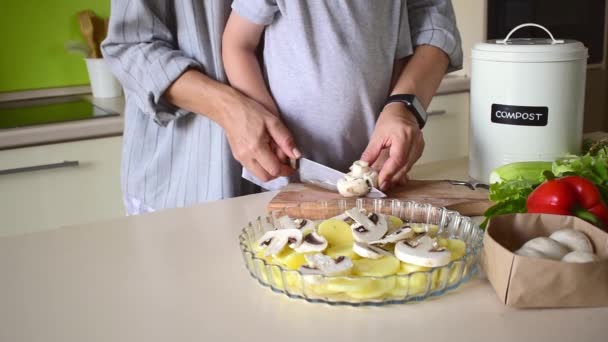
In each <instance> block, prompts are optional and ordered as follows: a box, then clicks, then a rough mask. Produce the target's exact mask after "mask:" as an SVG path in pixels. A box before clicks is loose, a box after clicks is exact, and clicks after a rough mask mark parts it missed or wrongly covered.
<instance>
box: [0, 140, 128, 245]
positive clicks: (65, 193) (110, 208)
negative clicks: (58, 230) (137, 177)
mask: <svg viewBox="0 0 608 342" xmlns="http://www.w3.org/2000/svg"><path fill="white" fill-rule="evenodd" d="M121 143H122V137H110V138H102V139H91V140H81V141H75V142H66V143H59V144H49V145H41V146H34V147H26V148H17V149H10V150H3V151H0V235H4V234H12V233H25V232H31V231H34V230H42V229H49V228H55V227H59V226H64V225H72V224H78V223H85V222H91V221H97V220H102V219H107V218H112V217H117V216H121V215H124V210H123V205H122V196H121V190H120V155H121Z"/></svg>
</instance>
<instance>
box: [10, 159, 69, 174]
mask: <svg viewBox="0 0 608 342" xmlns="http://www.w3.org/2000/svg"><path fill="white" fill-rule="evenodd" d="M79 164H80V163H79V162H78V160H70V161H68V160H66V161H64V162H61V163H54V164H44V165H36V166H26V167H18V168H15V169H6V170H0V175H11V174H15V173H24V172H31V171H41V170H51V169H60V168H64V167H77V166H78V165H79Z"/></svg>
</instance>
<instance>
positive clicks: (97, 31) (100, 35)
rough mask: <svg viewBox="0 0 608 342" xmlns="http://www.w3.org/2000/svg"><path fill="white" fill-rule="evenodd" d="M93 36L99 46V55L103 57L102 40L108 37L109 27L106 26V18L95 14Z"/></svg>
mask: <svg viewBox="0 0 608 342" xmlns="http://www.w3.org/2000/svg"><path fill="white" fill-rule="evenodd" d="M92 21H93V38H94V40H95V46H97V52H98V53H99V57H102V54H101V42H103V40H104V39H106V34H107V28H106V19H104V18H101V17H98V16H93V18H92Z"/></svg>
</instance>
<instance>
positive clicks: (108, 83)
mask: <svg viewBox="0 0 608 342" xmlns="http://www.w3.org/2000/svg"><path fill="white" fill-rule="evenodd" d="M85 61H86V63H87V70H88V72H89V81H90V82H91V92H92V93H93V97H97V98H107V97H118V96H121V95H122V86H121V85H120V83H119V82H118V80H117V79H116V77H114V75H113V74H112V72H111V71H110V68H109V67H108V65H107V63H106V61H105V59H103V58H85Z"/></svg>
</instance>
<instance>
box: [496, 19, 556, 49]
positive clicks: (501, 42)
mask: <svg viewBox="0 0 608 342" xmlns="http://www.w3.org/2000/svg"><path fill="white" fill-rule="evenodd" d="M524 27H538V28H540V29H542V30H544V31H545V32H547V34H548V35H549V37H551V44H563V43H564V41H563V40H557V39H555V38H554V37H553V34H552V33H551V31H549V30H548V29H547V28H546V27H544V26H542V25H538V24H534V23H526V24H521V25H519V26H517V27H516V28H514V29H512V30H511V32H509V34H508V35H507V38H505V39H504V40H497V41H496V43H497V44H507V43H508V42H509V39H511V36H512V35H513V33H515V32H516V31H518V30H519V29H522V28H524Z"/></svg>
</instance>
